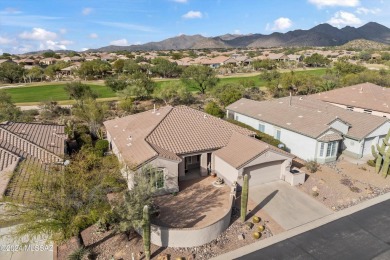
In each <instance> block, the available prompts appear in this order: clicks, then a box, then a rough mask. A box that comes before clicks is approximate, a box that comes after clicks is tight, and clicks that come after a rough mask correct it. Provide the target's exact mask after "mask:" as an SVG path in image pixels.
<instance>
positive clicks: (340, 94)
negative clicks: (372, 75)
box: [310, 83, 390, 118]
mask: <svg viewBox="0 0 390 260" xmlns="http://www.w3.org/2000/svg"><path fill="white" fill-rule="evenodd" d="M310 97H311V98H315V99H318V100H322V101H324V102H327V103H329V104H332V105H335V106H338V107H341V108H344V109H348V110H351V111H355V112H361V113H367V114H372V115H374V116H380V117H387V118H390V88H384V87H381V86H378V85H375V84H372V83H362V84H357V85H353V86H349V87H344V88H338V89H334V90H330V91H327V92H322V93H318V94H314V95H311V96H310Z"/></svg>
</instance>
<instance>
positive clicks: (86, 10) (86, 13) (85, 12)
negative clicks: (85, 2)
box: [82, 7, 93, 15]
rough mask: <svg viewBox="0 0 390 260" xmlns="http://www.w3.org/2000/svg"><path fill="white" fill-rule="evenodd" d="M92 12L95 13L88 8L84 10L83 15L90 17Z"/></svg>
mask: <svg viewBox="0 0 390 260" xmlns="http://www.w3.org/2000/svg"><path fill="white" fill-rule="evenodd" d="M92 11H93V9H92V8H90V7H86V8H84V9H83V11H82V13H83V15H89V14H90V13H91V12H92Z"/></svg>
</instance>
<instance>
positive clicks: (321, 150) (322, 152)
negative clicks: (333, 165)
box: [320, 143, 325, 157]
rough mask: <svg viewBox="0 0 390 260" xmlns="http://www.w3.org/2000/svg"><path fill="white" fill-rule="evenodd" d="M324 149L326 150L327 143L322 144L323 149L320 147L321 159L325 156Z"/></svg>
mask: <svg viewBox="0 0 390 260" xmlns="http://www.w3.org/2000/svg"><path fill="white" fill-rule="evenodd" d="M324 148H325V143H321V147H320V157H322V156H324Z"/></svg>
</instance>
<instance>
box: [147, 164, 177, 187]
mask: <svg viewBox="0 0 390 260" xmlns="http://www.w3.org/2000/svg"><path fill="white" fill-rule="evenodd" d="M149 165H152V166H153V167H157V168H164V177H165V182H164V188H163V189H160V190H159V191H157V194H167V193H172V192H178V191H179V178H178V176H179V175H178V174H179V162H176V161H170V160H166V159H163V158H156V159H154V160H153V161H151V162H150V163H149Z"/></svg>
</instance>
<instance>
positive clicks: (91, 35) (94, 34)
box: [89, 33, 99, 39]
mask: <svg viewBox="0 0 390 260" xmlns="http://www.w3.org/2000/svg"><path fill="white" fill-rule="evenodd" d="M98 37H99V35H98V34H97V33H91V34H90V35H89V38H91V39H96V38H98Z"/></svg>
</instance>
